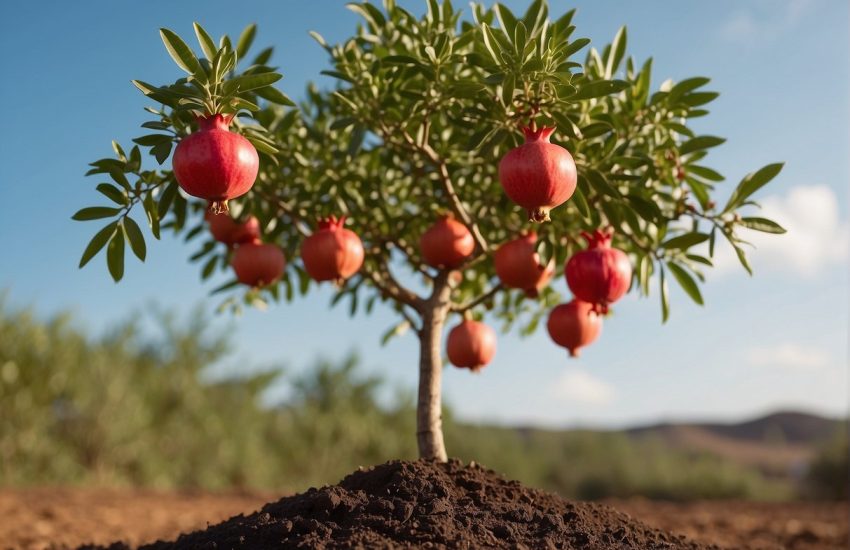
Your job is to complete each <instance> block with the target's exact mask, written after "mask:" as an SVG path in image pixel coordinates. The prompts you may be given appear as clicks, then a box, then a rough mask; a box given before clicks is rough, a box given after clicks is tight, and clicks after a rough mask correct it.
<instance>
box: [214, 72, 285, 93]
mask: <svg viewBox="0 0 850 550" xmlns="http://www.w3.org/2000/svg"><path fill="white" fill-rule="evenodd" d="M280 79H281V75H280V74H278V73H258V74H249V75H245V76H239V77H236V78H233V79H231V80H228V81H227V82H225V83H224V86H223V91H224V94H225V95H230V94H232V93H234V92H236V91H239V92H248V91H251V90H256V89H257V88H264V87H266V86H269V85H271V84H274V83H275V82H277V81H278V80H280Z"/></svg>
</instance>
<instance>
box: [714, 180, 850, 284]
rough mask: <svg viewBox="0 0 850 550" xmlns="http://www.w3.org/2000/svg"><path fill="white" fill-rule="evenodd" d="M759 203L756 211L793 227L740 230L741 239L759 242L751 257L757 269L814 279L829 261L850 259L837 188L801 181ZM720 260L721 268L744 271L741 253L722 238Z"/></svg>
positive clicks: (718, 270)
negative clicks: (771, 231)
mask: <svg viewBox="0 0 850 550" xmlns="http://www.w3.org/2000/svg"><path fill="white" fill-rule="evenodd" d="M759 202H760V204H761V205H762V209H761V210H760V211H759V212H758V213H757V214H756V215H758V216H760V217H765V218H770V219H772V220H774V221H776V222H777V223H779V224H780V225H781V226H782V227H784V228H785V229H786V230H787V231H788V232H787V233H785V234H783V235H773V234H768V233H760V232H758V231H751V230H747V229H743V230H741V231H740V236H741V238H743V239H744V240H746V241H748V242H750V243H752V244H753V245H754V246H755V250H750V251H749V252H748V256H749V257H750V259H751V260H752V263H753V266H754V268H755V269H756V270H761V269H771V270H779V271H783V272H791V273H793V274H796V275H800V276H803V277H808V278H811V277H814V276H816V275H818V274H819V273H820V272H821V271H823V270H824V269H825V268H827V267H829V266H832V265H836V264H842V263H844V262H846V261H847V257H848V248H850V224H848V222H847V221H846V220H842V219H841V218H840V215H839V211H838V198H837V197H836V195H835V192H834V191H833V190H832V189H831V188H829V187H828V186H826V185H801V186H797V187H793V188H792V189H790V190H789V191H788V193H787V194H786V195H784V196H781V195H771V196H768V197H765V198H764V199H761V200H760V201H759ZM746 248H748V247H745V249H746ZM714 264H715V268H716V270H715V272H716V273H729V272H733V271H740V272H741V273H743V270H742V269H741V267H740V266H739V265H738V259H737V257H736V256H735V253H734V252H733V251H732V249H731V247H730V246H728V243H726V242H724V241H723V239H722V238H721V239H719V240H718V243H717V249H716V250H715V258H714Z"/></svg>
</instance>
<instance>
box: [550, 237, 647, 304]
mask: <svg viewBox="0 0 850 550" xmlns="http://www.w3.org/2000/svg"><path fill="white" fill-rule="evenodd" d="M581 235H582V237H584V238H585V239H586V240H587V243H588V247H587V250H582V251H580V252H576V253H575V254H573V257H572V258H570V259H569V261H567V265H566V267H565V268H564V273H565V275H566V276H567V284H568V285H569V287H570V290H571V291H572V293H573V295H574V296H575V297H576V298H578V299H579V300H583V301H585V302H589V303H591V304H593V305H594V307H595V309H596V311H598V312H599V313H607V312H608V305H609V304H612V303H614V302H616V301H617V300H619V299H620V298H622V297H623V295H624V294H625V293H626V292H627V291H628V290H629V287H630V286H631V283H632V264H631V263H630V262H629V257H628V256H626V253H625V252H623V251H622V250H619V249H616V248H611V233H610V232H604V231H594V232H593V234H590V233H587V232H582V234H581Z"/></svg>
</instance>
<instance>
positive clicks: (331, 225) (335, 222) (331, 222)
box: [319, 216, 345, 231]
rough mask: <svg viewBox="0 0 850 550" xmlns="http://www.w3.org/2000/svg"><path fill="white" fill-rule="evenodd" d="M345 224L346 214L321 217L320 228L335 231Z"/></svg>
mask: <svg viewBox="0 0 850 550" xmlns="http://www.w3.org/2000/svg"><path fill="white" fill-rule="evenodd" d="M344 225H345V216H340V217H339V218H337V217H336V216H328V217H327V218H320V219H319V229H329V230H331V231H335V230H337V229H339V228H341V227H343V226H344Z"/></svg>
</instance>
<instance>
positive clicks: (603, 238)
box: [581, 229, 614, 249]
mask: <svg viewBox="0 0 850 550" xmlns="http://www.w3.org/2000/svg"><path fill="white" fill-rule="evenodd" d="M581 236H582V237H583V238H584V240H586V241H587V248H588V249H591V248H611V237H613V236H614V233H613V231H603V230H601V229H597V230H595V231H594V232H593V233H590V232H588V231H582V232H581Z"/></svg>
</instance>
